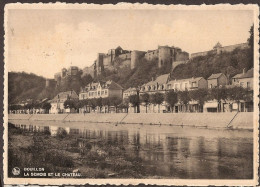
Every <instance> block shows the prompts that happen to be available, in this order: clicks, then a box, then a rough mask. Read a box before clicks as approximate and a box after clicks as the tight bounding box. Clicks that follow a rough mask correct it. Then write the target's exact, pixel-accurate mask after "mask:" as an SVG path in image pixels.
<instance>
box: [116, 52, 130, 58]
mask: <svg viewBox="0 0 260 187" xmlns="http://www.w3.org/2000/svg"><path fill="white" fill-rule="evenodd" d="M118 58H121V59H123V60H127V59H131V53H125V54H120V55H119V56H118Z"/></svg>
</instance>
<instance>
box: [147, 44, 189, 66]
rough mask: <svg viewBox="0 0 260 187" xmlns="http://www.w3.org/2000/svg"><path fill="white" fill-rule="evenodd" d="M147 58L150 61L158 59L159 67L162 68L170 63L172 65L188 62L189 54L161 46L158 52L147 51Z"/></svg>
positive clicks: (174, 48)
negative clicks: (178, 62)
mask: <svg viewBox="0 0 260 187" xmlns="http://www.w3.org/2000/svg"><path fill="white" fill-rule="evenodd" d="M145 58H146V59H147V60H149V61H151V60H153V59H158V67H159V68H160V67H162V66H163V65H164V64H166V63H170V64H171V65H172V64H174V62H177V61H185V60H188V59H189V53H187V52H185V51H182V50H181V49H180V48H178V47H174V46H172V47H169V46H159V47H158V49H156V50H150V51H147V53H146V54H145Z"/></svg>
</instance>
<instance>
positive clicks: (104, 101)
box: [102, 97, 110, 113]
mask: <svg viewBox="0 0 260 187" xmlns="http://www.w3.org/2000/svg"><path fill="white" fill-rule="evenodd" d="M102 105H103V106H108V112H109V106H110V100H109V98H108V97H106V98H103V99H102ZM105 113H106V107H105Z"/></svg>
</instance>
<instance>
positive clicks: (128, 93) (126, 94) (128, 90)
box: [123, 87, 138, 100]
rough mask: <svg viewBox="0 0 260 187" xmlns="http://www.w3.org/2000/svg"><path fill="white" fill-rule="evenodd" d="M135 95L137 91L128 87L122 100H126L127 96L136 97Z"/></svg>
mask: <svg viewBox="0 0 260 187" xmlns="http://www.w3.org/2000/svg"><path fill="white" fill-rule="evenodd" d="M137 94H138V89H137V88H132V87H130V88H128V89H127V90H125V91H124V92H123V100H125V99H128V98H129V96H131V95H137Z"/></svg>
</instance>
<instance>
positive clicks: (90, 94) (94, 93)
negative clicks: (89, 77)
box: [79, 80, 123, 113]
mask: <svg viewBox="0 0 260 187" xmlns="http://www.w3.org/2000/svg"><path fill="white" fill-rule="evenodd" d="M122 97H123V88H122V87H121V86H120V85H119V84H117V83H115V82H114V81H111V80H109V81H106V82H103V81H99V82H92V83H89V84H88V85H87V86H85V87H84V88H82V89H81V92H80V94H79V99H80V100H84V99H95V98H119V99H122ZM96 109H99V111H100V112H105V113H106V112H107V111H109V112H112V111H115V110H116V108H115V107H114V106H108V105H105V106H104V107H99V106H97V107H95V108H92V107H91V106H89V105H85V106H84V107H83V108H81V109H80V112H91V111H92V110H93V111H96Z"/></svg>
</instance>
